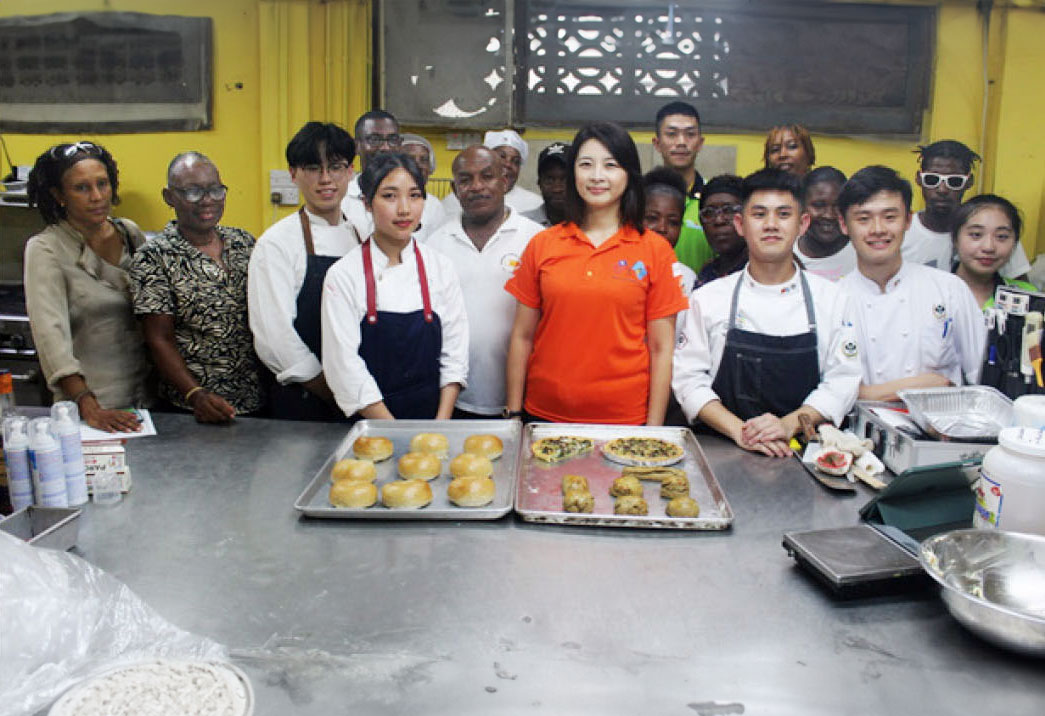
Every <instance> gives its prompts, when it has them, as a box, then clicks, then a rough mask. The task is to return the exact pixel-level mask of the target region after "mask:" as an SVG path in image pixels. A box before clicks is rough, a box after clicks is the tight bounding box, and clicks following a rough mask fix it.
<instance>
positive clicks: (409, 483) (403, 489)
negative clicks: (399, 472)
mask: <svg viewBox="0 0 1045 716" xmlns="http://www.w3.org/2000/svg"><path fill="white" fill-rule="evenodd" d="M431 501H432V487H431V485H429V484H428V483H427V482H425V481H424V480H398V481H395V482H389V483H388V484H387V485H385V486H384V487H382V488H381V502H382V503H383V504H384V506H385V507H391V508H392V509H394V510H400V509H417V508H418V507H424V506H425V505H427V504H428V503H429V502H431Z"/></svg>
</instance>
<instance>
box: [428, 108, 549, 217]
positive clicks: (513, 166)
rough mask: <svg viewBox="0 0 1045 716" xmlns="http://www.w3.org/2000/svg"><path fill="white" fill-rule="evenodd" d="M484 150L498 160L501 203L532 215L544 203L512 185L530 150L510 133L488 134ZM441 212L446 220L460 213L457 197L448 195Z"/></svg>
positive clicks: (507, 130) (513, 133)
mask: <svg viewBox="0 0 1045 716" xmlns="http://www.w3.org/2000/svg"><path fill="white" fill-rule="evenodd" d="M483 146H484V147H486V148H487V149H492V150H494V152H496V153H497V156H499V157H500V158H501V168H502V169H503V170H504V180H505V185H506V186H507V187H508V188H507V190H506V191H505V193H504V203H505V204H506V205H507V206H508V207H510V208H512V209H515V210H516V211H518V212H519V213H524V212H527V211H533V210H534V209H536V208H537V207H539V206H540V205H541V204H542V203H543V202H544V200H543V199H542V198H541V195H540V194H534V193H533V192H532V191H530V190H528V189H523V188H522V187H521V186H516V183H515V182H517V181H518V180H519V171H520V170H521V169H522V167H523V165H524V164H526V159H527V157H529V156H530V147H529V145H528V144H527V143H526V141H525V140H523V138H522V137H520V136H519V133H518V132H516V131H515V130H512V129H503V130H501V131H500V132H487V133H486V134H485V135H484V136H483ZM443 208H444V209H445V210H446V215H447V217H453V216H457V215H458V214H460V213H461V202H460V201H458V199H457V196H456V195H454V194H448V195H447V197H446V198H445V199H443Z"/></svg>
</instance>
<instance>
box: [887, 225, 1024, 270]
mask: <svg viewBox="0 0 1045 716" xmlns="http://www.w3.org/2000/svg"><path fill="white" fill-rule="evenodd" d="M901 251H902V253H903V260H904V263H905V264H924V265H925V266H935V267H936V268H938V269H941V270H943V271H950V270H951V265H952V263H953V262H954V259H955V255H954V243H953V241H952V240H951V235H950V234H949V233H947V232H945V231H944V232H940V231H930V230H929V229H927V228H926V226H925V224H923V223H922V218H921V214H920V213H919V214H915V215H914V217H913V218H912V219H911V228H909V229H908V230H907V233H906V234H904V237H903V247H902V249H901ZM1028 271H1030V261H1028V260H1027V252H1026V251H1024V250H1023V245H1022V244H1020V242H1019V241H1017V242H1016V247H1015V248H1014V249H1013V250H1012V255H1011V256H1009V260H1008V261H1006V262H1005V265H1004V266H1002V267H1001V268H1000V269H998V273H1000V274H1001V275H1002V276H1004V277H1005V278H1016V277H1017V276H1022V275H1023V274H1025V273H1027V272H1028Z"/></svg>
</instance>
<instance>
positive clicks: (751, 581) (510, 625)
mask: <svg viewBox="0 0 1045 716" xmlns="http://www.w3.org/2000/svg"><path fill="white" fill-rule="evenodd" d="M156 425H157V428H158V430H159V431H160V435H159V436H158V437H155V438H146V439H140V440H132V441H129V442H128V445H127V452H128V459H129V461H130V463H131V466H132V469H133V473H134V490H133V492H132V493H131V494H130V495H128V496H125V499H124V500H123V502H122V503H121V504H119V505H118V506H116V507H112V508H94V507H93V506H90V507H88V509H87V510H86V511H85V514H84V516H83V519H82V528H81V533H80V542H79V547H78V550H79V553H80V554H82V555H83V556H84V557H86V558H87V559H88V560H90V561H92V562H94V563H95V564H97V565H99V566H101V567H103V568H104V569H106V570H107V571H109V572H110V573H112V574H113V575H115V576H116V577H118V578H119V579H121V580H123V581H124V582H126V583H127V584H128V585H129V586H130V587H131V588H132V589H133V590H134V591H135V592H136V593H137V594H138V595H139V596H141V597H142V598H143V599H145V601H147V602H148V603H149V604H151V605H152V606H154V607H155V608H156V609H158V610H159V612H160V613H161V614H163V615H164V616H165V617H167V618H168V619H170V620H171V621H172V622H174V623H175V624H177V625H179V626H181V627H183V628H185V629H188V630H191V631H194V632H197V633H199V634H203V635H206V636H208V637H211V638H213V639H216V640H218V641H220V642H222V643H224V644H226V645H228V646H229V647H230V648H231V649H232V651H233V654H234V655H235V657H236V661H237V663H238V664H240V665H241V666H243V667H244V668H245V670H246V671H247V672H248V674H250V676H251V678H252V680H253V683H254V687H255V689H256V692H257V711H256V713H258V714H259V715H262V716H268V715H276V714H279V715H284V714H323V715H324V716H326V715H327V714H455V715H462V714H484V715H485V714H493V713H504V714H509V713H510V714H517V713H548V714H567V713H568V714H580V713H593V714H594V713H598V714H629V715H632V714H636V715H637V714H643V715H645V714H657V715H662V714H690V715H691V716H692V715H693V714H699V715H700V716H712V715H713V716H722V715H728V714H741V713H744V714H774V715H778V716H779V715H787V714H802V715H803V716H809V714H955V713H992V714H1000V713H1005V714H1007V715H1012V714H1040V713H1042V712H1043V709H1045V677H1043V665H1045V664H1043V663H1042V662H1038V661H1033V660H1030V659H1026V658H1022V657H1019V656H1015V655H1010V654H1008V653H1006V652H1003V651H1000V650H997V649H995V648H994V647H992V646H989V645H987V644H986V643H984V642H982V641H980V640H979V639H977V638H975V637H974V636H972V635H971V634H969V633H967V632H966V631H965V630H964V629H963V628H962V627H961V626H960V625H959V624H958V623H957V622H955V621H954V620H953V619H952V618H951V617H950V616H949V615H948V614H947V613H946V611H945V609H944V607H943V605H942V603H941V602H940V601H939V600H938V599H937V598H936V597H935V596H932V593H931V592H930V593H928V594H923V595H921V596H917V595H915V596H901V597H888V598H874V599H866V600H861V601H851V602H842V601H836V600H834V599H832V598H831V597H830V596H828V594H827V593H826V592H825V591H824V590H823V589H822V588H821V587H820V586H819V585H818V584H816V583H815V582H813V581H812V580H811V579H810V578H809V577H807V576H806V574H805V573H804V572H802V571H801V570H799V569H798V568H797V567H796V566H795V564H794V562H793V561H792V560H791V559H790V558H789V557H788V556H787V555H786V553H785V552H784V550H783V549H782V548H781V546H780V541H781V535H782V533H783V532H784V531H785V530H788V529H794V528H815V527H831V526H839V525H849V524H854V523H856V522H857V514H856V512H857V508H858V507H859V506H860V505H861V504H863V503H864V502H865V501H866V499H867V494H861V495H860V496H857V497H855V498H854V497H848V498H847V497H838V496H836V495H834V494H831V493H829V492H827V491H825V490H824V489H823V488H821V487H820V486H819V485H817V484H815V483H814V482H813V481H812V480H811V479H810V478H809V477H808V476H807V475H806V474H805V473H804V472H803V471H802V469H801V468H800V467H799V466H798V465H797V464H795V463H794V461H793V460H782V461H776V460H771V459H769V458H763V457H758V456H755V455H750V454H745V453H743V452H742V451H740V450H739V449H737V448H735V447H734V446H733V445H732V444H731V443H728V442H726V441H723V440H720V439H716V438H704V437H702V438H701V443H702V445H703V446H704V449H705V451H706V452H707V455H708V458H709V461H710V462H711V464H712V466H713V469H714V470H715V472H716V474H717V476H718V479H719V480H720V482H721V483H722V486H723V488H724V489H725V491H726V494H727V496H728V498H729V500H730V503H731V504H732V506H733V509H734V511H735V512H736V522H735V524H734V526H733V529H732V530H729V531H725V532H706V533H699V532H674V531H671V532H665V531H641V530H630V529H628V530H625V529H621V530H613V529H593V528H573V527H570V528H566V527H555V526H544V525H529V524H526V523H523V522H520V521H518V520H517V519H515V518H514V517H509V518H507V519H504V520H500V521H497V522H489V523H474V522H459V523H458V522H451V523H435V522H391V521H389V522H385V521H377V522H373V521H355V522H353V521H325V520H310V519H301V518H299V517H298V514H297V513H296V512H295V511H294V509H293V507H292V505H293V502H294V499H295V497H296V496H297V495H298V493H299V492H300V491H301V489H302V488H303V486H304V485H305V484H306V483H307V481H308V480H309V479H310V478H311V477H312V476H313V475H314V474H315V471H316V470H317V469H319V467H320V465H321V464H322V463H323V461H324V460H325V459H326V457H327V456H328V454H329V452H330V451H331V450H333V449H334V447H335V446H336V445H337V443H338V441H339V440H340V438H341V437H342V436H343V434H344V431H345V430H346V428H344V427H343V426H330V425H318V424H308V423H290V422H276V421H272V422H269V421H263V420H247V419H243V420H238V421H236V424H235V425H233V426H231V427H211V426H201V425H197V424H196V423H195V422H194V421H193V420H192V419H191V418H190V417H188V416H171V415H157V416H156Z"/></svg>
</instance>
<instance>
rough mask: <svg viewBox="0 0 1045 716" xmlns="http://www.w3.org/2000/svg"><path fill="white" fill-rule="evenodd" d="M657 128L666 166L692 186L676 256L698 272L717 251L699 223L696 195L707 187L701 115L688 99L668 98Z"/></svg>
mask: <svg viewBox="0 0 1045 716" xmlns="http://www.w3.org/2000/svg"><path fill="white" fill-rule="evenodd" d="M656 126H657V131H656V134H655V135H654V136H653V148H654V149H655V150H657V152H659V153H660V156H661V157H662V158H663V160H664V166H666V167H668V168H669V169H672V170H674V171H676V172H678V173H679V174H680V175H681V176H682V179H683V180H684V181H685V182H686V186H687V187H689V190H688V192H687V197H686V211H685V213H684V214H683V216H682V233H681V234H680V235H679V240H678V243H677V244H675V256H676V257H677V258H678V260H679V261H680V262H682V263H683V264H685V265H686V266H689V267H690V268H691V269H693V271H694V272H695V273H699V272H700V269H702V268H703V267H704V264H706V263H707V262H708V261H710V260H711V259H713V258H715V252H714V251H712V249H711V246H709V245H708V240H707V237H706V236H705V235H704V229H703V228H701V225H700V205H699V202H698V201H697V199H698V198H699V197H700V191H701V189H703V188H704V178H703V177H701V176H700V172H698V171H697V167H696V161H697V153H698V152H700V148H701V147H702V146H703V145H704V135H703V134H701V132H700V115H699V114H698V113H697V110H696V108H695V107H694V106H693V105H691V104H687V103H686V102H669V103H668V104H666V105H664V106H663V107H661V108H660V110H659V111H658V112H657V117H656Z"/></svg>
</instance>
